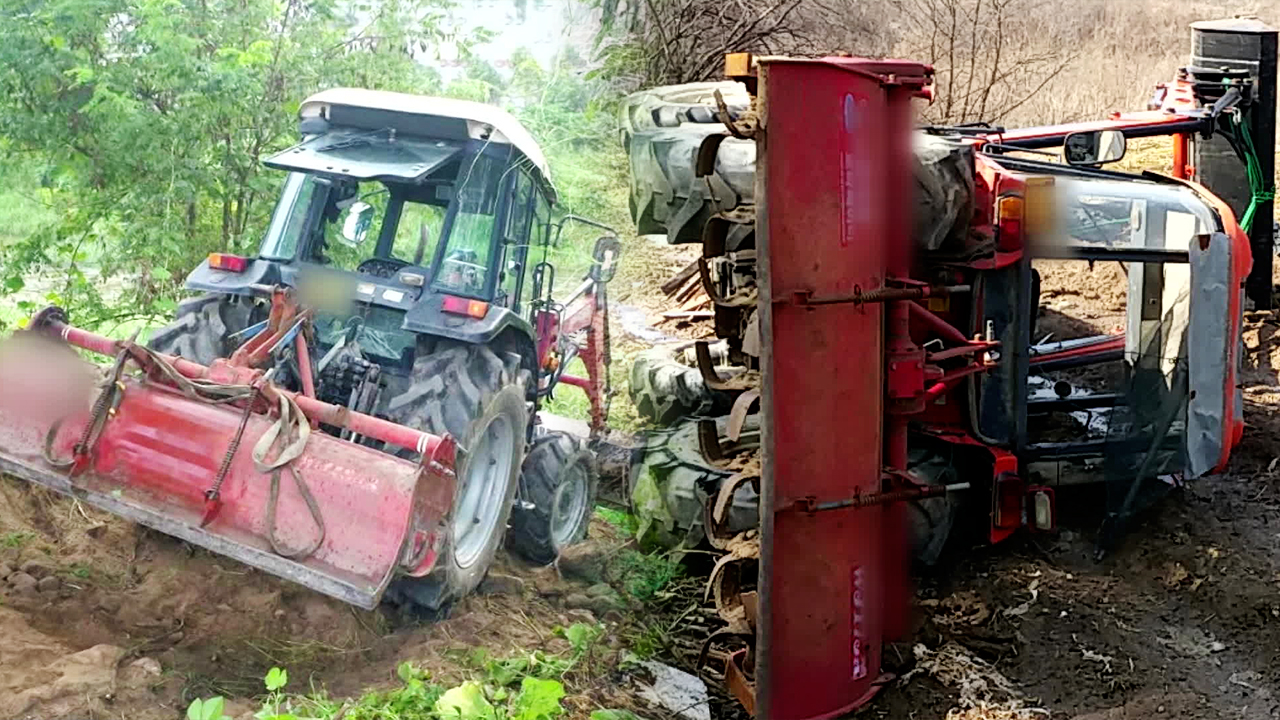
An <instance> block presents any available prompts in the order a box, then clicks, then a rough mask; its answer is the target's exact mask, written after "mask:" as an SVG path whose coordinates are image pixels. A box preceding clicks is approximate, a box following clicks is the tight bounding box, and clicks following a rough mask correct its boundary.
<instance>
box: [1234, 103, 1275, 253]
mask: <svg viewBox="0 0 1280 720" xmlns="http://www.w3.org/2000/svg"><path fill="white" fill-rule="evenodd" d="M1231 124H1232V126H1233V128H1234V130H1235V133H1236V136H1237V137H1238V138H1239V139H1240V145H1241V147H1242V149H1243V151H1244V161H1245V166H1246V168H1247V170H1248V173H1249V191H1250V194H1251V197H1250V198H1249V207H1248V208H1247V209H1245V211H1244V215H1243V216H1242V217H1241V218H1240V229H1241V230H1244V231H1245V234H1249V232H1250V230H1252V229H1253V219H1254V215H1256V214H1257V212H1258V206H1259V205H1261V204H1262V203H1264V202H1267V201H1268V200H1271V199H1272V198H1274V197H1275V189H1274V188H1272V187H1270V185H1269V183H1268V182H1267V181H1268V178H1267V177H1266V176H1264V175H1263V173H1262V164H1261V163H1260V162H1259V161H1258V153H1257V151H1255V150H1254V148H1253V136H1252V135H1251V134H1250V133H1249V118H1248V117H1247V116H1245V114H1244V113H1236V114H1235V115H1233V116H1232V117H1231Z"/></svg>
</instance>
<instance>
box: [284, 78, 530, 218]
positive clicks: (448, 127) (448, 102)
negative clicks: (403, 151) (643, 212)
mask: <svg viewBox="0 0 1280 720" xmlns="http://www.w3.org/2000/svg"><path fill="white" fill-rule="evenodd" d="M362 110H363V111H371V112H364V113H362V112H360V111H362ZM389 114H392V115H391V117H399V118H402V120H401V121H399V122H395V121H392V120H389V119H388V117H389ZM298 116H299V118H300V119H302V120H306V119H308V118H324V119H325V120H328V121H329V122H332V123H334V124H335V125H343V126H350V127H365V128H367V129H370V130H374V129H381V128H384V127H396V129H397V130H398V131H399V132H403V133H406V134H410V135H421V136H424V137H432V138H440V139H446V140H465V139H472V140H487V141H489V142H492V143H501V144H505V145H511V146H512V147H514V148H515V149H516V150H517V151H519V152H520V153H521V154H522V155H524V156H525V157H526V158H528V159H529V162H530V163H532V164H533V166H534V167H535V168H537V170H538V173H539V174H540V175H541V176H542V177H541V180H542V181H543V182H544V183H545V184H546V187H547V190H548V191H550V192H551V194H552V197H554V195H555V190H554V188H552V186H551V169H550V167H548V165H547V158H546V156H545V155H543V154H542V148H540V147H539V146H538V142H537V141H536V140H534V139H533V136H532V135H530V134H529V131H527V130H525V129H524V126H522V125H521V124H520V122H519V121H518V120H516V119H515V118H514V117H512V116H511V114H510V113H508V112H507V111H506V110H503V109H502V108H499V107H495V106H493V105H486V104H484V103H478V102H472V101H470V100H455V99H453V98H441V97H430V96H426V95H409V94H407V93H397V92H388V91H385V90H364V89H360V88H333V89H331V90H324V91H322V92H318V93H316V94H315V95H312V96H311V97H309V98H307V99H306V100H304V101H302V105H301V106H300V107H299V108H298ZM405 116H411V117H410V118H405Z"/></svg>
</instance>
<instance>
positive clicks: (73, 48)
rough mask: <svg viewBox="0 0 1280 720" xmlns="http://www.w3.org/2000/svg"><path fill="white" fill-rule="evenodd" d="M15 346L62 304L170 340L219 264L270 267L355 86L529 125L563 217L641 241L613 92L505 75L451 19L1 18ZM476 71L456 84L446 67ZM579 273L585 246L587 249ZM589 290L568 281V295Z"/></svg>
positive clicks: (244, 14) (295, 15) (400, 10)
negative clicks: (633, 229) (325, 94)
mask: <svg viewBox="0 0 1280 720" xmlns="http://www.w3.org/2000/svg"><path fill="white" fill-rule="evenodd" d="M0 7H3V12H2V13H0V16H3V17H4V18H5V22H4V23H0V163H2V164H0V296H3V297H0V329H3V326H5V325H12V324H15V323H17V322H20V321H21V318H23V317H25V316H27V315H29V314H30V313H31V312H33V311H34V310H35V309H37V308H38V307H40V306H43V305H44V304H47V303H55V304H59V305H62V306H63V307H66V308H68V309H69V310H71V311H72V314H73V317H74V318H75V320H76V322H77V323H79V324H82V325H86V326H88V327H91V328H99V329H103V330H105V331H108V332H110V331H116V332H119V331H120V330H121V326H122V325H123V326H126V327H130V326H138V325H155V324H158V322H159V321H162V319H163V318H164V317H165V316H166V315H167V314H168V313H169V312H170V311H171V310H172V309H173V307H174V305H175V303H176V300H177V298H178V297H179V296H180V295H181V285H182V281H183V279H184V277H185V275H186V274H187V272H188V271H189V270H190V269H191V268H193V267H194V266H195V265H196V264H197V263H198V262H199V261H200V259H201V258H202V257H203V256H204V255H205V254H207V253H209V252H212V251H230V252H240V253H247V254H252V253H253V252H254V251H255V249H256V247H257V243H258V241H259V239H260V233H261V231H262V229H263V228H264V227H265V225H266V220H267V217H268V215H269V213H270V211H271V209H272V205H273V202H274V195H275V193H276V192H277V191H278V187H279V183H280V182H281V180H282V178H283V176H282V175H281V174H280V173H277V172H275V171H271V170H265V169H263V168H262V166H261V160H262V158H263V157H265V156H267V155H269V154H271V153H273V152H275V151H278V150H281V149H284V148H285V147H288V146H289V145H291V144H292V143H293V142H295V141H296V140H297V135H296V120H295V118H296V111H297V108H298V104H299V102H300V101H301V100H302V99H303V98H305V97H306V96H307V95H309V94H311V93H313V92H316V91H318V90H321V89H324V88H327V87H337V86H357V87H367V88H373V89H380V90H396V91H402V92H412V93H418V94H428V95H445V96H450V97H457V98H464V99H470V100H478V101H482V102H489V103H494V104H499V105H502V106H505V107H507V108H508V109H510V110H512V111H513V112H514V113H515V114H516V115H517V116H518V117H519V118H520V120H521V121H522V122H524V123H525V124H526V126H527V127H528V128H529V129H530V131H531V132H533V134H534V135H535V136H536V137H537V138H538V139H539V140H540V141H541V142H542V144H543V146H544V150H546V152H547V154H548V156H549V159H550V162H551V165H552V167H553V169H554V170H553V172H554V174H555V176H556V177H555V181H556V184H557V186H558V188H559V190H560V194H561V198H562V206H563V207H562V209H564V210H566V211H569V212H575V213H579V214H584V215H591V216H595V217H599V218H602V219H604V220H606V221H608V222H611V223H613V224H616V225H618V226H619V227H624V226H625V224H626V216H625V205H624V204H622V203H623V201H624V198H625V161H624V159H623V158H622V157H621V154H620V150H618V149H617V147H616V143H614V142H612V137H613V135H612V133H611V130H610V128H611V116H610V114H609V112H608V107H607V106H608V104H609V102H610V101H611V100H612V99H613V98H614V97H615V96H616V93H611V92H610V91H609V86H608V83H607V82H606V81H605V80H603V79H601V78H598V77H594V76H590V77H589V76H588V72H587V71H588V68H587V61H586V60H585V59H584V58H582V57H579V56H577V55H575V54H573V53H572V52H566V53H564V54H562V56H560V57H559V58H557V59H556V60H555V62H553V63H552V66H551V67H543V66H541V65H540V64H539V63H538V62H537V61H536V60H534V59H533V57H532V56H531V55H530V54H529V53H528V52H526V51H523V50H521V49H518V48H517V49H515V50H514V51H513V52H512V55H511V65H512V68H513V69H512V72H510V73H508V74H506V75H503V74H500V73H498V72H497V71H496V70H495V69H494V68H493V67H491V66H489V65H487V64H486V63H484V62H483V61H481V60H479V59H476V58H475V57H474V56H473V55H472V54H471V52H470V50H471V49H472V48H474V47H475V46H476V45H477V44H478V43H483V42H485V41H486V40H487V39H488V33H487V32H486V31H485V30H483V29H480V30H461V29H459V26H457V25H456V24H455V23H454V20H453V15H452V13H451V11H452V10H453V9H454V8H455V7H456V4H455V3H454V1H453V0H354V1H350V2H346V1H342V2H340V1H338V0H0ZM444 50H448V51H450V52H452V53H457V54H458V55H460V56H461V57H462V58H464V59H466V60H467V62H466V67H465V72H464V73H463V74H462V75H461V76H460V77H457V78H455V79H453V80H452V81H450V82H448V83H445V82H444V81H443V80H442V77H441V74H440V73H439V72H437V70H436V69H435V68H434V64H435V63H433V60H434V59H435V58H438V57H439V56H440V54H441V52H442V51H444ZM567 240H568V242H566V243H565V246H564V255H565V260H566V261H568V263H569V264H570V265H571V266H573V267H571V268H570V269H571V270H576V269H577V266H578V265H580V264H581V263H582V256H584V255H585V251H584V250H583V249H582V247H581V246H582V245H583V244H585V243H586V242H587V240H586V239H584V238H579V237H577V236H570V237H568V238H567ZM568 274H572V273H562V274H561V275H562V276H564V275H568Z"/></svg>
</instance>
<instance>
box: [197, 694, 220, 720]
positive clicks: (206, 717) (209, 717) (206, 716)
mask: <svg viewBox="0 0 1280 720" xmlns="http://www.w3.org/2000/svg"><path fill="white" fill-rule="evenodd" d="M224 707H226V701H225V700H223V699H222V698H221V697H213V698H209V699H208V700H205V701H204V707H203V708H201V711H200V720H222V710H223V708H224Z"/></svg>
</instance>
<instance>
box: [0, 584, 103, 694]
mask: <svg viewBox="0 0 1280 720" xmlns="http://www.w3.org/2000/svg"><path fill="white" fill-rule="evenodd" d="M0 633H3V635H4V637H5V641H6V642H5V643H2V644H0V717H27V716H33V717H63V716H67V715H81V716H84V715H90V714H93V713H88V712H85V710H86V707H87V706H88V705H92V704H93V703H95V702H96V701H97V700H98V699H100V698H102V697H103V696H105V695H107V694H109V693H112V692H113V691H114V690H115V689H116V688H117V687H118V686H119V685H120V684H122V683H126V680H125V679H124V678H123V677H117V672H116V664H117V663H118V662H119V660H120V658H121V657H122V656H123V655H124V652H125V651H124V650H123V649H122V648H119V647H116V646H114V645H94V646H93V647H90V648H89V649H87V650H82V651H80V652H76V653H68V652H67V648H65V647H63V646H62V645H60V644H59V643H57V642H56V641H55V640H53V639H52V638H50V637H48V636H46V635H44V634H42V633H40V632H37V631H36V630H34V629H33V628H32V627H31V626H30V625H28V624H27V622H26V619H25V618H24V617H23V616H22V615H20V614H18V613H15V612H13V611H10V610H5V609H3V608H0Z"/></svg>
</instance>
